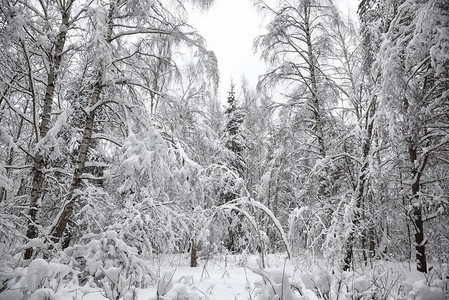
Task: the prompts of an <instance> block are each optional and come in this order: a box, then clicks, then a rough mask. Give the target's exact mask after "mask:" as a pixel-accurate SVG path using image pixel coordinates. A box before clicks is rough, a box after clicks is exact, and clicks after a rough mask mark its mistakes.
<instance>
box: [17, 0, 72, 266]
mask: <svg viewBox="0 0 449 300" xmlns="http://www.w3.org/2000/svg"><path fill="white" fill-rule="evenodd" d="M70 6H71V2H70V3H69V4H68V5H67V7H66V8H65V9H64V10H63V11H62V17H61V26H60V32H59V34H58V38H57V41H56V45H55V53H54V55H53V62H50V66H51V68H50V70H49V73H48V76H47V87H46V91H45V96H44V103H43V109H42V115H41V124H40V128H39V136H36V140H37V142H38V141H39V140H40V139H42V138H44V137H45V136H46V135H47V133H48V131H49V129H50V121H51V113H52V104H53V97H54V94H55V82H56V80H57V77H58V73H59V69H60V66H61V61H62V53H63V51H64V46H65V42H66V37H67V28H68V25H69V16H70V13H69V11H70ZM30 72H31V69H30ZM34 100H36V99H34ZM44 160H45V157H44V153H42V151H41V150H39V149H38V150H37V153H36V154H35V155H34V163H33V181H32V190H31V195H30V204H29V210H28V218H29V219H28V229H27V233H26V236H27V238H28V239H33V238H36V237H37V236H38V228H37V223H38V220H37V215H38V211H39V205H38V203H39V199H40V197H41V194H42V186H43V183H44V174H43V172H42V168H43V166H44ZM32 255H33V249H32V248H28V249H26V250H25V256H24V258H25V259H30V258H31V257H32Z"/></svg>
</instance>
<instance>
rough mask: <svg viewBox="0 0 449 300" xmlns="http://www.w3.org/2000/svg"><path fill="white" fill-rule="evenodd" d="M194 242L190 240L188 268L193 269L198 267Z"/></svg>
mask: <svg viewBox="0 0 449 300" xmlns="http://www.w3.org/2000/svg"><path fill="white" fill-rule="evenodd" d="M196 246H197V245H196V240H195V238H192V245H191V247H190V267H192V268H194V267H197V266H198V256H197V248H196Z"/></svg>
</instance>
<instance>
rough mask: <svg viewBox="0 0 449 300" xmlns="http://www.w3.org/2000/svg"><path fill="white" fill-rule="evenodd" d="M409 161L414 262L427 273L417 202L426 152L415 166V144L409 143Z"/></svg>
mask: <svg viewBox="0 0 449 300" xmlns="http://www.w3.org/2000/svg"><path fill="white" fill-rule="evenodd" d="M408 152H409V157H410V162H411V163H412V164H413V166H414V167H413V169H412V176H413V179H414V182H413V184H412V206H413V217H412V222H413V224H414V225H415V249H416V262H417V270H418V271H420V272H423V273H427V259H426V241H425V239H424V220H423V217H422V206H421V204H420V203H419V190H420V181H421V175H422V172H423V170H424V168H425V166H426V164H427V158H428V154H424V157H423V162H422V163H421V165H420V166H416V165H415V164H416V161H417V157H418V154H417V149H416V147H415V146H413V145H410V146H409V149H408Z"/></svg>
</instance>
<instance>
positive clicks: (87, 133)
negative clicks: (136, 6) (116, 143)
mask: <svg viewBox="0 0 449 300" xmlns="http://www.w3.org/2000/svg"><path fill="white" fill-rule="evenodd" d="M114 10H115V4H114V3H113V4H111V7H110V9H109V13H108V31H107V34H106V42H107V43H108V44H110V43H111V37H112V28H113V24H112V19H113V15H114ZM99 68H101V67H99ZM104 72H105V71H104V70H103V69H100V70H99V71H98V76H97V80H96V82H95V85H94V90H93V93H92V96H91V103H90V110H89V114H88V115H87V117H86V123H85V126H84V131H83V138H82V140H81V143H80V147H79V155H78V160H77V164H76V168H75V171H74V174H73V179H72V183H71V185H70V188H69V193H68V195H67V197H66V199H65V205H64V207H63V208H62V211H61V213H60V214H59V216H58V219H57V221H56V224H55V226H54V227H53V228H52V230H51V234H52V240H53V241H54V242H55V243H57V242H59V241H60V239H61V237H62V235H63V233H64V230H65V228H66V226H67V223H68V221H69V219H70V217H71V216H72V212H73V209H74V206H75V203H76V200H77V198H76V196H75V191H76V190H77V189H79V188H80V187H81V176H82V175H83V172H84V167H85V165H86V160H87V153H88V152H89V148H90V142H91V140H92V133H93V128H94V123H95V112H96V108H97V107H96V106H97V104H98V102H99V101H100V96H101V92H102V90H103V76H104ZM67 244H68V243H66V245H67Z"/></svg>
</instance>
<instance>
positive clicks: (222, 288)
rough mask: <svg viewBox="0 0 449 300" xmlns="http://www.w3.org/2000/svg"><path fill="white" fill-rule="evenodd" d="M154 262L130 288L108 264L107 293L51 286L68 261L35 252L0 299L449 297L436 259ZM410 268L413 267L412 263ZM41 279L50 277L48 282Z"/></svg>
mask: <svg viewBox="0 0 449 300" xmlns="http://www.w3.org/2000/svg"><path fill="white" fill-rule="evenodd" d="M148 263H149V264H151V266H152V267H151V269H152V271H153V274H152V275H153V276H155V277H156V280H154V283H153V284H151V285H150V286H149V287H148V288H145V289H129V290H128V292H126V291H125V292H124V289H123V285H121V286H122V287H121V288H118V287H115V288H114V283H113V282H114V281H115V282H118V277H119V275H120V272H121V270H120V268H109V269H107V270H104V272H105V274H106V276H107V277H108V278H110V279H111V281H110V283H111V284H110V285H109V288H108V290H109V292H108V293H105V291H104V290H103V289H98V288H93V287H92V286H90V287H89V284H86V283H85V284H84V285H83V286H82V287H81V286H80V285H81V284H80V285H78V286H77V285H76V284H74V283H73V281H71V283H70V284H69V283H68V284H64V283H63V284H61V283H58V285H53V286H57V287H58V288H56V289H55V288H53V290H52V289H51V287H52V284H54V283H55V282H54V281H52V279H51V278H50V277H51V276H48V278H46V277H45V274H50V273H51V272H53V273H55V272H60V274H62V275H64V274H68V272H69V268H68V267H65V266H64V265H62V264H57V263H50V264H47V263H46V262H45V261H44V260H43V259H36V260H35V261H33V262H32V263H31V264H30V266H29V267H28V268H23V269H19V270H16V273H17V274H19V273H20V274H22V277H20V276H19V277H20V279H17V283H16V284H11V285H9V286H10V289H9V290H8V289H7V290H6V291H2V292H0V300H9V299H34V300H40V299H58V300H64V299H83V300H103V299H117V300H118V299H123V300H128V299H144V300H150V299H161V300H175V299H189V300H200V299H201V300H207V299H209V300H229V299H231V300H232V299H240V300H244V299H258V300H272V299H283V300H307V299H308V300H315V299H339V300H345V299H348V300H349V299H410V300H445V299H449V294H448V287H449V286H448V285H449V284H448V277H447V276H448V275H449V273H448V267H447V265H446V264H442V265H441V266H436V267H434V268H433V269H432V271H431V272H430V273H429V274H426V275H424V274H422V273H419V272H417V271H410V270H409V267H410V266H409V265H408V264H406V263H395V262H385V261H378V262H376V263H375V264H374V265H372V266H370V267H365V268H363V269H359V270H358V271H357V272H339V271H338V270H337V269H335V268H331V267H330V266H327V265H326V262H325V261H324V260H322V261H320V260H316V259H312V258H310V257H305V256H304V257H302V258H297V259H294V260H287V259H285V255H281V254H277V255H268V256H267V257H266V268H261V267H260V260H259V258H258V257H257V256H255V255H219V256H217V257H214V258H211V259H209V260H207V261H206V260H200V262H199V266H198V267H195V268H191V267H189V266H188V256H187V255H176V256H174V255H172V256H165V257H159V258H158V259H157V260H154V261H149V262H148ZM411 267H412V270H414V266H411ZM3 270H4V269H3ZM3 270H0V279H2V280H3V279H4V278H6V277H7V274H8V273H2V272H3ZM49 271H51V272H50V273H49ZM5 274H6V275H5ZM9 274H11V273H9ZM62 275H61V276H62ZM5 276H6V277H5ZM64 276H65V275H64ZM19 277H18V278H19ZM62 277H63V276H62ZM114 278H116V279H114ZM43 282H47V284H46V285H45V288H44V285H43ZM52 282H53V283H52ZM62 282H63V281H62ZM102 282H103V284H104V283H105V282H106V281H102ZM24 288H25V289H28V292H27V293H26V297H25V298H20V297H19V298H17V297H18V296H19V290H20V289H21V290H22V292H23V291H24ZM131 291H132V292H131ZM119 293H122V295H119ZM46 297H47V298H46Z"/></svg>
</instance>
